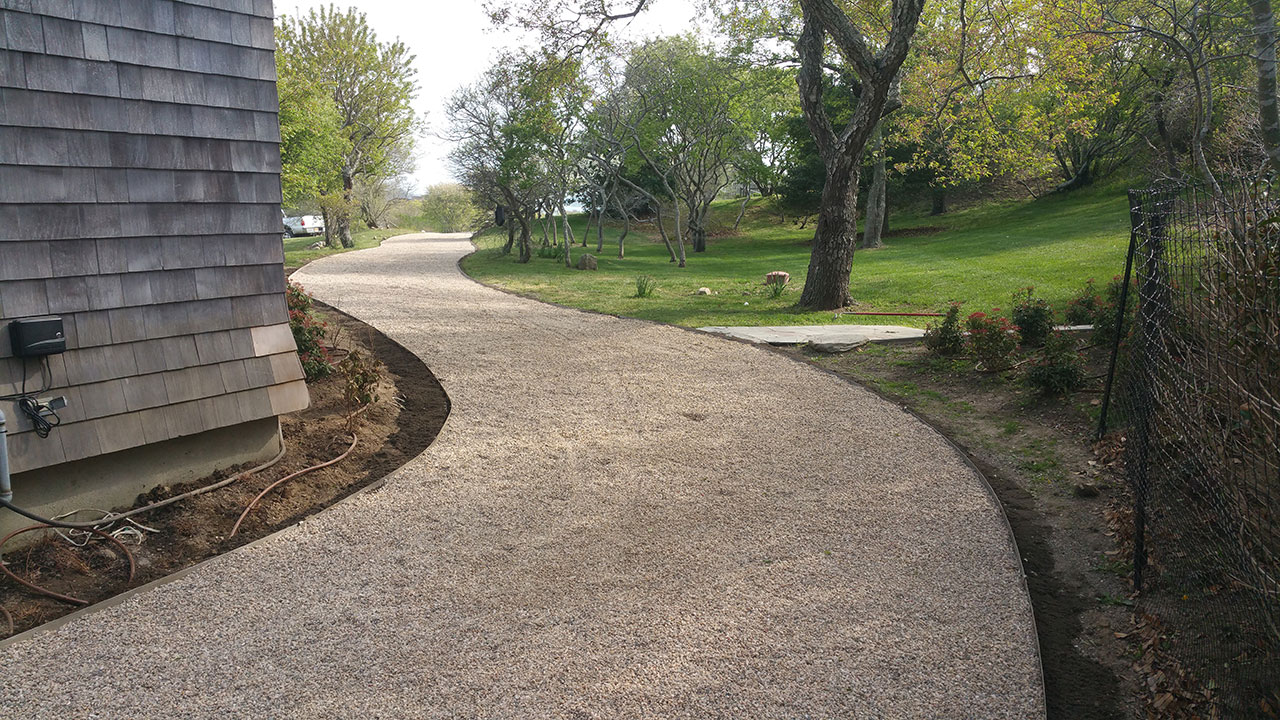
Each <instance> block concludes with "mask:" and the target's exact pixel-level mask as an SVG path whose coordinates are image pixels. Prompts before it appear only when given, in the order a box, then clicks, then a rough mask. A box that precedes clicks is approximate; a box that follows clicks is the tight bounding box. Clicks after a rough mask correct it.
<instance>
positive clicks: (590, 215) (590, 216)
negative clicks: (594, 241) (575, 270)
mask: <svg viewBox="0 0 1280 720" xmlns="http://www.w3.org/2000/svg"><path fill="white" fill-rule="evenodd" d="M595 220H597V218H596V211H595V206H594V205H588V206H587V226H586V227H584V228H583V229H582V236H583V238H584V239H583V241H582V242H583V245H584V247H585V245H586V242H587V241H586V238H589V237H591V223H592V222H593V221H595Z"/></svg>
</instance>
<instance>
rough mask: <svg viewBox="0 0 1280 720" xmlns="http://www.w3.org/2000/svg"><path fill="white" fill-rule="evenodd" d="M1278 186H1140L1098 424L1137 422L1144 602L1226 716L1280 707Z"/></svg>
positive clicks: (1134, 469) (1131, 465)
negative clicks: (1126, 298)
mask: <svg viewBox="0 0 1280 720" xmlns="http://www.w3.org/2000/svg"><path fill="white" fill-rule="evenodd" d="M1278 190H1280V185H1273V184H1271V183H1269V182H1263V181H1250V182H1235V183H1231V184H1229V185H1224V186H1223V187H1222V188H1221V189H1214V190H1209V189H1207V188H1204V187H1199V186H1195V185H1186V184H1179V185H1174V184H1164V185H1157V186H1153V187H1152V188H1149V189H1147V190H1142V191H1132V192H1130V195H1129V199H1130V208H1131V217H1132V221H1133V235H1132V241H1131V245H1130V250H1129V259H1128V262H1127V266H1128V269H1127V270H1126V278H1125V279H1126V286H1125V287H1126V288H1127V289H1128V291H1129V292H1130V293H1132V294H1133V295H1134V296H1136V302H1133V303H1131V307H1132V315H1131V316H1129V317H1128V318H1125V315H1126V310H1125V305H1126V303H1125V302H1123V301H1122V302H1121V303H1120V312H1119V315H1120V319H1123V321H1124V322H1125V324H1126V327H1125V328H1124V332H1122V333H1120V334H1119V337H1118V338H1117V340H1116V346H1115V351H1114V353H1113V367H1114V368H1115V371H1114V373H1113V374H1114V383H1108V385H1109V388H1108V393H1107V399H1106V400H1104V411H1103V419H1102V428H1101V429H1100V430H1105V429H1106V426H1107V423H1110V424H1111V426H1112V428H1115V429H1117V430H1118V432H1120V433H1121V434H1122V435H1123V436H1124V448H1125V450H1124V458H1125V473H1126V477H1127V480H1128V483H1129V487H1130V489H1131V491H1132V494H1133V530H1134V534H1133V546H1134V558H1133V571H1134V584H1135V586H1136V587H1137V588H1138V589H1139V590H1140V591H1141V592H1140V594H1139V596H1138V598H1139V599H1138V604H1139V609H1140V610H1142V611H1144V612H1147V613H1149V614H1151V615H1153V616H1155V617H1157V618H1159V619H1160V621H1161V623H1162V625H1163V626H1164V627H1166V628H1169V629H1170V632H1171V633H1172V634H1173V635H1174V637H1172V638H1171V642H1170V643H1169V644H1168V648H1169V649H1170V651H1171V652H1172V653H1173V654H1174V655H1175V657H1177V658H1178V659H1179V661H1181V662H1182V664H1183V665H1184V667H1185V668H1186V669H1187V670H1189V671H1190V672H1191V673H1192V674H1193V675H1194V676H1195V677H1196V678H1197V679H1198V680H1199V681H1200V683H1201V685H1202V686H1204V687H1205V688H1207V689H1208V690H1209V691H1210V692H1211V693H1212V695H1213V698H1214V701H1215V704H1216V705H1217V706H1218V708H1219V710H1220V713H1221V716H1222V717H1254V716H1257V717H1275V716H1276V715H1274V714H1272V713H1280V707H1277V706H1276V703H1277V697H1278V696H1280V691H1278V690H1277V688H1278V687H1280V192H1277V191H1278ZM1112 387H1113V388H1114V392H1113V391H1112ZM1108 405H1110V409H1109V412H1108V410H1107V409H1105V408H1106V407H1107V406H1108Z"/></svg>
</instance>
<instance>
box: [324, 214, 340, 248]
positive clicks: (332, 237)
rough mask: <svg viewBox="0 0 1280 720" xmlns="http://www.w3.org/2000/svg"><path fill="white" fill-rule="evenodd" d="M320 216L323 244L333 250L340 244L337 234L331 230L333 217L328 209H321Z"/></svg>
mask: <svg viewBox="0 0 1280 720" xmlns="http://www.w3.org/2000/svg"><path fill="white" fill-rule="evenodd" d="M320 217H321V219H323V220H324V244H325V245H327V246H329V247H331V248H333V249H335V250H336V249H338V247H340V246H339V244H338V236H337V235H336V234H335V233H334V232H333V217H332V216H331V215H330V214H329V211H328V210H321V211H320Z"/></svg>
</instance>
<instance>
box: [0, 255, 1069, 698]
mask: <svg viewBox="0 0 1280 720" xmlns="http://www.w3.org/2000/svg"><path fill="white" fill-rule="evenodd" d="M470 247H471V246H470V244H469V243H468V242H467V241H466V240H465V239H460V238H457V237H449V236H425V235H419V236H408V237H403V238H398V239H394V240H390V241H388V242H387V243H386V244H385V245H384V246H383V247H382V248H379V249H374V250H366V251H363V252H358V253H350V254H346V255H342V256H338V257H333V258H328V259H325V260H322V261H319V262H316V263H314V264H312V265H310V266H308V267H307V268H305V269H304V270H302V271H301V272H300V273H298V275H296V276H295V278H296V279H298V280H300V281H301V282H302V283H303V284H304V285H305V286H307V288H308V289H310V290H312V291H313V292H315V294H316V295H317V296H318V297H320V298H322V299H324V300H325V301H326V302H329V303H332V304H334V305H336V306H338V307H340V308H342V309H343V310H346V311H347V312H350V313H352V314H354V315H356V316H357V317H360V318H361V319H363V320H365V321H366V322H369V323H371V324H373V325H375V326H377V327H378V328H380V329H382V330H383V331H384V332H386V333H387V334H388V335H390V336H392V337H393V338H395V339H397V340H398V341H400V342H401V343H403V344H404V345H405V346H406V347H408V348H409V349H411V350H413V351H414V352H416V353H417V354H418V355H419V356H421V357H422V358H423V359H424V360H425V361H426V362H427V364H428V365H430V367H431V368H432V370H434V371H435V372H436V374H437V376H438V377H439V378H440V380H441V382H442V383H443V384H444V386H445V388H446V390H447V391H448V392H449V395H450V396H451V398H452V400H453V412H452V415H451V417H450V419H449V421H448V423H447V424H446V426H445V428H444V431H443V432H442V433H441V434H440V437H439V438H438V439H437V440H436V443H435V444H434V445H433V446H432V447H431V448H430V449H429V450H428V451H427V452H426V453H424V454H423V455H422V456H421V457H419V458H417V459H416V460H414V461H412V462H411V463H409V464H408V465H407V466H405V467H404V468H402V469H401V470H399V471H398V472H396V473H395V474H394V475H393V476H392V477H391V478H390V481H389V482H388V483H387V484H386V485H385V486H384V487H383V488H381V489H380V490H378V491H376V492H373V493H368V494H364V495H360V496H357V497H355V498H353V499H352V500H350V501H348V502H346V503H343V504H340V505H338V506H336V507H334V508H332V509H331V510H328V511H326V512H324V513H322V514H320V515H318V516H316V517H315V518H313V519H311V520H308V521H307V522H305V523H303V524H302V525H300V526H298V527H296V528H293V529H291V530H287V531H285V532H283V533H281V534H279V535H276V536H274V537H272V538H269V539H268V540H266V541H264V542H261V543H259V544H256V545H253V546H249V547H246V548H243V549H241V550H237V551H235V552H232V553H230V554H229V555H226V556H223V557H221V558H218V559H216V560H214V561H212V562H211V563H209V564H207V565H205V566H202V567H201V568H198V569H197V570H196V571H195V572H193V573H191V574H189V575H187V576H186V577H183V578H181V579H179V580H177V581H174V582H172V583H169V584H166V585H163V586H161V587H159V588H157V589H154V590H152V591H149V592H145V593H141V594H139V595H136V596H134V597H132V598H130V599H128V600H127V601H126V602H124V603H123V604H120V605H118V606H115V607H112V608H108V609H106V610H103V611H101V612H97V613H93V614H90V615H87V616H85V617H82V618H80V619H78V620H76V621H74V622H71V623H69V624H67V625H65V626H63V627H61V628H58V629H56V630H53V631H50V632H47V633H43V634H40V635H38V636H37V637H36V638H34V639H32V640H28V641H25V642H22V643H19V644H17V645H12V646H9V647H7V648H5V649H3V650H0V668H3V674H4V677H3V680H2V681H0V717H4V718H20V717H39V718H53V717H66V718H89V717H101V718H125V717H137V718H178V717H182V718H187V717H192V718H195V717H199V718H205V717H208V718H230V717H236V718H241V717H243V718H286V717H288V718H355V717H361V718H364V717H376V718H402V717H404V718H418V717H484V718H505V717H517V718H542V717H547V718H634V717H655V718H668V717H697V718H704V717H734V718H764V717H785V718H830V717H845V718H847V717H856V718H926V717H939V718H944V717H945V718H1018V719H1020V720H1021V719H1024V718H1035V717H1041V716H1043V714H1044V710H1043V691H1042V687H1041V681H1040V675H1039V661H1038V657H1037V654H1036V644H1035V642H1036V641H1035V635H1034V628H1033V623H1032V619H1031V610H1030V605H1029V601H1028V598H1027V594H1026V591H1025V589H1024V587H1023V583H1022V578H1021V575H1020V569H1019V565H1018V562H1017V559H1016V557H1015V554H1014V552H1015V551H1014V548H1013V546H1012V542H1011V540H1010V538H1009V535H1008V531H1007V528H1006V526H1005V523H1004V520H1003V518H1002V516H1001V514H1000V511H999V509H998V507H997V506H996V504H995V503H994V501H993V500H992V499H991V498H990V497H989V495H988V493H987V491H986V489H985V486H984V484H983V481H982V480H981V478H979V477H978V476H977V475H975V473H974V472H973V471H972V470H970V468H969V467H968V466H967V465H966V464H965V463H964V462H963V461H962V459H961V458H960V457H959V456H957V455H956V453H955V452H954V451H953V450H951V448H950V447H949V446H948V445H947V444H946V443H945V442H944V441H943V440H942V439H941V438H939V437H938V436H937V435H936V434H935V433H933V432H932V431H931V430H929V429H928V428H927V427H925V426H924V425H922V424H920V423H919V422H917V421H916V420H914V419H913V418H912V417H911V416H910V415H908V414H906V413H904V412H903V411H901V410H900V409H898V408H897V407H895V406H894V405H892V404H890V403H887V402H884V401H882V400H880V399H878V398H877V397H875V396H874V395H872V394H871V393H869V392H866V391H864V390H862V389H860V388H857V387H854V386H851V385H849V384H847V383H845V382H843V381H841V380H839V379H837V378H835V377H833V376H830V375H827V374H824V373H822V372H819V371H817V370H815V369H813V368H810V367H808V366H806V365H803V364H801V363H798V362H794V361H792V360H789V359H787V358H785V357H782V356H780V355H778V354H775V353H771V352H769V351H767V350H763V349H760V348H756V347H751V346H748V345H745V344H742V343H736V342H732V341H728V340H723V339H719V338H716V337H712V336H709V335H701V334H697V333H693V332H688V331H683V330H678V329H674V328H670V327H665V326H660V325H654V324H649V323H644V322H640V321H632V320H619V319H615V318H611V317H605V316H600V315H591V314H585V313H579V312H576V311H571V310H565V309H561V308H556V307H552V306H549V305H544V304H540V303H536V302H533V301H530V300H524V299H520V298H517V297H514V296H511V295H507V294H503V293H500V292H497V291H495V290H491V289H488V288H485V287H482V286H480V285H477V284H475V283H473V282H471V281H469V280H467V279H465V278H464V277H463V276H462V275H461V274H460V273H459V272H458V270H457V268H456V261H457V259H458V258H459V257H461V256H462V255H463V254H465V253H466V252H468V251H469V250H470ZM624 291H625V289H624V288H621V287H620V288H619V292H624Z"/></svg>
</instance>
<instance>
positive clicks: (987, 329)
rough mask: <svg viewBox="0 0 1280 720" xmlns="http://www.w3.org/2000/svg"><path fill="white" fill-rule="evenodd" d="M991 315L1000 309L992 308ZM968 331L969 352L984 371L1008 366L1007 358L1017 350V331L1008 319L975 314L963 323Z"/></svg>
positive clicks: (981, 313)
mask: <svg viewBox="0 0 1280 720" xmlns="http://www.w3.org/2000/svg"><path fill="white" fill-rule="evenodd" d="M991 312H992V313H998V312H1000V308H992V310H991ZM965 325H966V326H967V327H968V330H969V338H968V346H969V352H971V353H973V355H974V357H976V358H978V360H979V361H980V362H981V363H982V366H983V368H984V369H986V370H990V371H995V370H1004V369H1006V368H1007V367H1008V366H1009V356H1010V355H1012V354H1013V351H1014V350H1017V349H1018V329H1017V328H1015V327H1014V326H1013V323H1011V322H1009V320H1008V319H1006V318H1003V317H1000V316H999V315H987V314H986V313H983V312H976V313H973V314H972V315H970V316H969V319H968V320H967V321H966V322H965Z"/></svg>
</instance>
